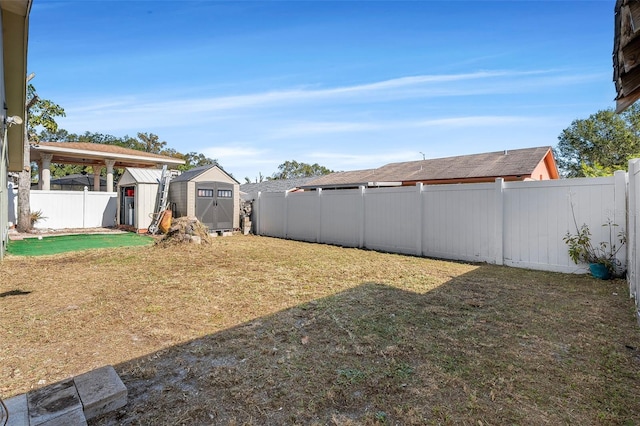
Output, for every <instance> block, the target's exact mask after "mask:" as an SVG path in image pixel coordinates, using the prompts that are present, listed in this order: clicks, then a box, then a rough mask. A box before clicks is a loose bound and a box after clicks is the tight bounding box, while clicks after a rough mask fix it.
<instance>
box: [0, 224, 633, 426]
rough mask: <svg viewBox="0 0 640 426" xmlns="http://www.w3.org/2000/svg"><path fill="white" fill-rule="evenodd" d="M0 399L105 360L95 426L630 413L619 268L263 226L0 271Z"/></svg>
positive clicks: (590, 418) (582, 419)
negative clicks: (569, 267) (309, 235)
mask: <svg viewBox="0 0 640 426" xmlns="http://www.w3.org/2000/svg"><path fill="white" fill-rule="evenodd" d="M0 312H1V313H2V314H1V315H0V326H1V327H2V339H1V340H0V377H2V378H3V379H2V381H1V382H0V395H1V396H2V397H3V398H7V397H10V396H12V395H15V394H18V393H21V392H25V391H27V390H29V389H33V388H35V387H40V386H42V385H44V384H50V383H52V382H55V381H58V380H61V379H63V378H66V377H69V376H72V375H77V374H80V373H83V372H85V371H88V370H91V369H93V368H96V367H100V366H103V365H106V364H112V365H114V366H115V367H116V370H117V371H118V372H119V374H120V375H121V377H122V379H123V381H124V382H125V385H127V388H128V390H129V402H128V404H127V406H126V407H125V408H123V409H122V410H119V411H117V412H114V413H112V414H110V415H108V416H107V417H105V418H102V419H99V420H97V421H95V422H94V424H99V425H116V424H118V425H119V424H124V425H129V424H188V425H192V424H255V425H262V424H318V425H320V424H338V425H355V424H405V425H409V424H416V425H418V424H420V425H422V424H469V425H471V424H473V425H480V424H482V425H491V424H527V425H530V424H629V425H632V424H637V422H638V419H639V418H640V381H639V380H638V377H640V328H639V327H638V326H637V324H636V322H635V318H634V313H633V304H632V303H631V301H630V300H629V297H628V289H627V285H626V283H625V282H624V281H622V280H617V281H598V280H594V279H592V278H590V277H588V276H574V275H563V274H554V273H544V272H534V271H526V270H518V269H512V268H506V267H498V266H491V265H469V264H462V263H453V262H445V261H437V260H431V259H423V258H415V257H409V256H400V255H393V254H383V253H376V252H372V251H363V250H356V249H344V248H339V247H333V246H326V245H317V244H306V243H299V242H294V241H286V240H278V239H271V238H264V237H254V236H234V237H229V238H216V239H214V241H213V244H212V245H207V246H195V245H185V246H176V247H172V248H171V247H170V248H162V247H132V248H121V249H104V250H91V251H86V252H74V253H69V254H59V255H53V256H44V257H38V258H23V257H15V256H8V257H7V258H6V259H5V261H4V262H2V263H0Z"/></svg>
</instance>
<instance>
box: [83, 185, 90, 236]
mask: <svg viewBox="0 0 640 426" xmlns="http://www.w3.org/2000/svg"><path fill="white" fill-rule="evenodd" d="M88 198H89V188H88V187H87V186H85V187H84V191H82V227H83V228H86V227H87V199H88Z"/></svg>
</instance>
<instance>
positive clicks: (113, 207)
mask: <svg viewBox="0 0 640 426" xmlns="http://www.w3.org/2000/svg"><path fill="white" fill-rule="evenodd" d="M15 198H17V193H16V195H15ZM17 204H18V203H17V201H14V206H15V208H16V209H17ZM29 204H30V207H31V211H41V212H42V214H43V216H44V218H43V219H42V220H40V221H39V222H38V223H36V224H35V226H34V227H35V228H36V229H46V228H48V229H67V228H97V227H107V226H114V225H115V218H116V211H117V193H115V192H89V191H38V190H32V191H31V192H30V195H29ZM14 215H15V217H17V211H14Z"/></svg>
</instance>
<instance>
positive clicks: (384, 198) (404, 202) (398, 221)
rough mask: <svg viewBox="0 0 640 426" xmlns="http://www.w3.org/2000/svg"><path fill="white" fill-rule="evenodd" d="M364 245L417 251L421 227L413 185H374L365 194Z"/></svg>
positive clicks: (395, 250) (402, 250) (398, 250)
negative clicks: (417, 232)
mask: <svg viewBox="0 0 640 426" xmlns="http://www.w3.org/2000/svg"><path fill="white" fill-rule="evenodd" d="M364 208H365V214H364V246H365V247H366V248H370V249H373V250H380V251H389V252H393V253H404V254H415V253H416V229H417V228H418V227H419V226H420V217H419V216H418V215H417V212H418V211H419V209H420V203H419V197H418V196H417V195H416V188H415V187H402V188H375V189H369V190H367V191H366V192H365V194H364Z"/></svg>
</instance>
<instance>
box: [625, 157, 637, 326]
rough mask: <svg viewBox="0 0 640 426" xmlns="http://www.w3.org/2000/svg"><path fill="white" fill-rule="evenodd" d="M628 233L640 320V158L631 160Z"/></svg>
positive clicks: (629, 269)
mask: <svg viewBox="0 0 640 426" xmlns="http://www.w3.org/2000/svg"><path fill="white" fill-rule="evenodd" d="M627 218H628V227H629V228H628V229H629V231H628V234H627V247H628V252H629V253H628V254H629V256H628V257H629V264H628V266H627V279H628V281H629V291H630V293H631V296H632V297H634V298H635V301H636V312H638V320H639V321H640V259H638V255H639V253H638V248H639V247H640V159H634V160H631V161H630V162H629V200H628V213H627Z"/></svg>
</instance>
